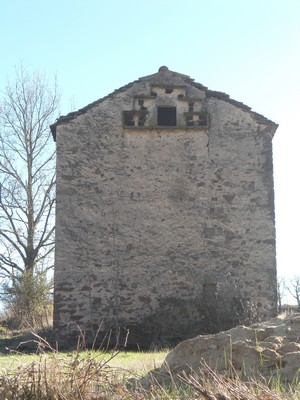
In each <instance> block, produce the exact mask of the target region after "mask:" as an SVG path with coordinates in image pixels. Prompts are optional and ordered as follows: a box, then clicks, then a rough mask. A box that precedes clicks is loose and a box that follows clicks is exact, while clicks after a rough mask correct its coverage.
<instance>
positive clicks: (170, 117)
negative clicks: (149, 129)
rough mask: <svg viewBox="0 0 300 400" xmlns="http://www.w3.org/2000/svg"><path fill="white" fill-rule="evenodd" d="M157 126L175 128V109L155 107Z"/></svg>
mask: <svg viewBox="0 0 300 400" xmlns="http://www.w3.org/2000/svg"><path fill="white" fill-rule="evenodd" d="M157 125H158V126H176V107H157Z"/></svg>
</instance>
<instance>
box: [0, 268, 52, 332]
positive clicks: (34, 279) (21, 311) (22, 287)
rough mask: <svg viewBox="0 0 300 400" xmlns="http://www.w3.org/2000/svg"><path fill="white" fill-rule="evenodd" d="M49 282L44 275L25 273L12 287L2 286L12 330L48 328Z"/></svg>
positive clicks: (49, 309) (49, 307)
mask: <svg viewBox="0 0 300 400" xmlns="http://www.w3.org/2000/svg"><path fill="white" fill-rule="evenodd" d="M51 286H52V284H51V281H50V282H49V281H47V277H46V275H45V274H40V273H38V274H34V275H32V274H31V273H30V272H29V271H25V272H24V273H23V274H22V275H21V276H20V277H19V278H18V279H17V280H16V281H15V284H14V285H10V286H9V285H8V284H4V292H5V297H4V299H3V303H4V305H5V309H6V310H7V311H8V322H10V325H11V327H12V328H20V327H21V328H31V329H35V328H39V327H43V326H46V327H48V326H49V319H48V314H50V312H51Z"/></svg>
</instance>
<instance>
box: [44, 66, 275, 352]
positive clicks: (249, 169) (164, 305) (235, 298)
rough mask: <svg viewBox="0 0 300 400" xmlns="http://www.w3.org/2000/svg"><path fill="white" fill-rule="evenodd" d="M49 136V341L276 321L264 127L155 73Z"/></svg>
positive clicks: (262, 121) (137, 337)
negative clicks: (53, 173) (52, 235)
mask: <svg viewBox="0 0 300 400" xmlns="http://www.w3.org/2000/svg"><path fill="white" fill-rule="evenodd" d="M266 100H267V99H266ZM51 129H52V133H53V137H54V139H55V140H56V145H57V209H56V255H55V276H54V281H55V289H54V290H55V291H54V297H55V299H54V303H55V304H54V328H55V329H56V331H57V332H59V333H60V334H61V335H62V336H64V337H65V338H66V337H67V336H66V335H68V334H70V335H71V334H72V333H74V332H78V327H80V329H82V331H86V332H89V334H91V337H92V336H93V335H95V334H96V332H97V331H98V330H99V334H100V335H101V334H105V333H107V332H110V331H111V332H112V335H111V339H110V340H112V341H115V337H116V336H117V335H118V332H120V335H121V337H122V335H123V333H124V332H126V330H127V329H129V337H128V343H129V344H130V345H132V346H134V345H137V346H140V347H148V346H151V345H174V344H176V343H178V342H179V341H181V340H183V339H186V338H190V337H193V336H195V335H198V334H200V333H211V332H216V331H219V330H221V329H227V328H230V327H232V326H234V325H236V324H238V323H241V322H242V323H247V322H249V323H250V322H254V321H255V319H257V318H258V317H261V318H267V317H271V316H273V315H275V314H276V258H275V218H274V189H273V166H272V138H273V135H274V133H275V131H276V129H277V125H276V124H275V123H274V122H272V121H270V120H268V119H266V118H265V117H263V116H262V115H259V114H257V113H255V112H253V111H251V108H249V107H248V106H246V105H244V104H243V103H240V102H237V101H235V100H232V99H231V98H230V97H229V96H228V95H226V94H224V93H220V92H215V91H211V90H208V89H207V88H206V87H205V86H203V85H201V84H199V83H196V82H194V80H193V79H191V78H190V77H189V76H186V75H183V74H179V73H177V72H173V71H170V70H169V69H168V68H167V67H161V68H160V69H159V71H158V72H157V73H154V74H153V75H149V76H145V77H143V78H140V79H138V80H136V81H134V82H132V83H130V84H128V85H126V86H124V87H122V88H120V89H118V90H116V91H115V92H114V93H112V94H110V95H108V96H106V97H104V98H102V99H100V100H98V101H96V102H94V103H92V104H90V105H88V106H87V107H85V108H83V109H81V110H79V111H77V112H73V113H70V114H68V115H67V116H63V117H60V118H59V119H58V120H57V121H56V122H55V123H54V124H53V125H52V126H51Z"/></svg>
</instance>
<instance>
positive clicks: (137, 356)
mask: <svg viewBox="0 0 300 400" xmlns="http://www.w3.org/2000/svg"><path fill="white" fill-rule="evenodd" d="M22 338H23V339H24V336H22V335H17V336H13V337H7V336H3V335H2V337H1V336H0V349H1V351H5V352H7V347H9V344H12V345H16V343H17V340H20V339H22ZM25 339H26V336H25ZM48 350H50V349H48ZM167 352H168V351H167V350H164V351H158V352H127V351H122V352H100V351H80V352H79V351H74V352H56V351H48V352H44V353H43V354H30V355H26V354H18V353H14V352H12V353H6V354H2V355H1V354H0V399H5V400H126V399H128V400H130V399H134V400H154V399H161V400H179V399H184V400H254V399H260V400H287V399H291V400H295V399H300V384H298V383H296V384H295V385H294V386H293V387H291V386H289V385H284V384H283V383H282V382H281V381H280V377H278V379H277V380H275V381H274V380H273V381H272V382H271V381H269V382H268V381H267V380H266V379H264V378H262V377H257V379H256V380H251V381H248V382H245V381H243V380H241V379H240V377H239V376H222V375H219V374H217V373H215V372H214V371H212V370H210V369H209V368H208V367H207V366H206V365H203V369H202V370H201V371H200V372H199V373H198V374H197V375H196V374H194V375H192V376H183V377H181V379H179V380H175V379H173V380H171V381H169V385H168V386H163V385H159V384H157V383H156V382H155V380H154V379H152V380H148V381H147V385H141V384H140V382H141V378H142V377H144V376H145V375H146V374H147V373H148V372H149V371H150V370H153V369H154V368H157V367H159V366H160V365H161V363H162V362H163V360H164V358H165V356H166V354H167ZM173 378H174V377H173ZM144 383H145V380H144ZM170 383H171V384H170Z"/></svg>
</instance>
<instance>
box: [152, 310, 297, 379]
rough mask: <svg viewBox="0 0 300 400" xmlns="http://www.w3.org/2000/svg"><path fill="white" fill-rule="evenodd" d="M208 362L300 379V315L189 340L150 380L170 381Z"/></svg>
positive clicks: (227, 369)
mask: <svg viewBox="0 0 300 400" xmlns="http://www.w3.org/2000/svg"><path fill="white" fill-rule="evenodd" d="M204 364H207V365H208V367H210V368H211V369H213V370H215V371H218V372H220V373H227V374H228V373H229V374H230V373H232V374H235V373H238V374H239V375H240V376H241V377H245V378H251V377H252V376H255V375H257V374H259V375H263V376H265V377H266V378H268V377H270V376H272V375H273V376H278V375H280V379H281V380H285V381H287V382H296V380H297V379H298V378H300V314H294V315H289V316H286V317H282V318H280V317H277V318H273V319H271V320H269V321H267V322H263V323H257V324H254V325H251V326H250V327H246V326H237V327H235V328H232V329H230V330H228V331H224V332H220V333H217V334H214V335H200V336H197V337H195V338H193V339H188V340H185V341H183V342H181V343H179V344H178V345H177V346H176V347H175V348H174V349H173V350H172V351H170V352H169V353H168V354H167V356H166V358H165V360H164V362H163V364H162V366H161V368H158V369H156V370H154V371H152V372H151V373H150V374H149V375H148V377H147V378H146V379H148V378H153V377H154V378H155V379H156V380H158V381H159V382H160V383H163V382H168V381H170V377H171V376H172V379H174V377H176V375H182V374H184V373H187V374H189V373H191V372H192V371H193V372H196V373H197V371H198V372H199V370H201V365H204Z"/></svg>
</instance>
